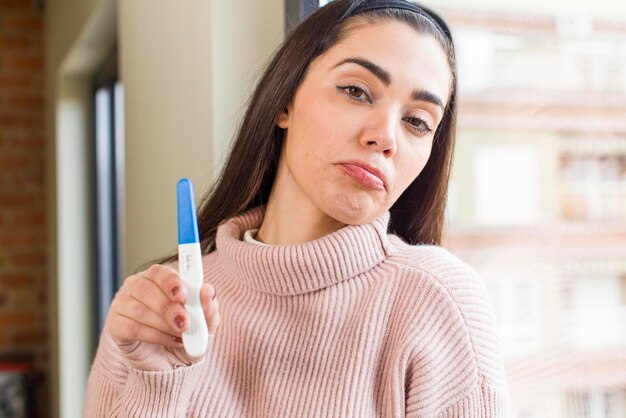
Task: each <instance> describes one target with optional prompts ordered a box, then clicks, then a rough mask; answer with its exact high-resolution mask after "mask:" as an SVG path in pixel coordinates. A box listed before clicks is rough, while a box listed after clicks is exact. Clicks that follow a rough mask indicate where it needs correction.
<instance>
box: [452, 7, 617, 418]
mask: <svg viewBox="0 0 626 418" xmlns="http://www.w3.org/2000/svg"><path fill="white" fill-rule="evenodd" d="M444 15H445V16H446V17H447V18H448V19H449V21H450V24H451V26H452V27H453V29H454V31H455V40H456V43H457V50H458V55H457V59H458V67H459V73H460V76H459V86H460V101H459V102H460V104H459V131H458V138H457V150H456V157H455V166H454V169H453V178H452V182H451V188H450V194H449V198H450V205H449V213H448V215H449V222H448V225H447V234H446V242H445V243H444V245H445V246H446V247H448V248H449V249H450V250H451V251H453V252H454V253H455V254H457V255H459V256H460V257H461V258H462V259H463V260H464V261H466V262H467V263H468V264H470V265H471V266H473V267H474V268H475V269H476V270H477V271H478V272H479V273H480V274H481V275H482V277H483V278H484V279H485V282H486V284H487V288H488V291H489V293H490V296H491V299H492V301H493V304H494V309H495V314H496V318H497V321H498V326H499V329H500V333H501V338H502V348H503V352H504V354H505V365H506V371H507V379H508V384H509V390H510V393H511V398H512V409H513V410H512V411H511V416H512V417H516V418H522V417H523V418H544V417H546V418H548V417H550V418H552V417H567V418H609V417H611V418H613V417H619V418H621V417H625V416H626V19H624V18H619V17H617V18H616V19H614V20H609V19H604V18H597V17H592V16H576V17H572V16H571V15H562V14H558V13H548V12H545V13H542V14H536V13H535V14H526V13H521V12H513V11H505V12H495V11H484V10H481V11H476V10H473V11H469V9H464V8H463V7H448V9H446V10H444ZM620 19H621V20H620Z"/></svg>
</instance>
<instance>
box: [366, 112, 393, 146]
mask: <svg viewBox="0 0 626 418" xmlns="http://www.w3.org/2000/svg"><path fill="white" fill-rule="evenodd" d="M368 122H369V123H368V125H367V127H366V129H365V131H364V132H363V135H362V136H361V145H363V146H364V147H365V148H368V149H371V150H375V151H378V152H382V153H383V154H384V155H385V157H393V156H394V155H395V154H396V150H397V148H398V144H397V141H396V134H397V132H396V130H397V119H396V118H395V117H394V116H393V112H390V111H385V112H378V113H377V114H376V115H375V116H374V115H372V117H371V118H369V121H368Z"/></svg>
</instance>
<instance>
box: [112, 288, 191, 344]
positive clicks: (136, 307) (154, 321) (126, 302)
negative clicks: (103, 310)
mask: <svg viewBox="0 0 626 418" xmlns="http://www.w3.org/2000/svg"><path fill="white" fill-rule="evenodd" d="M170 303H172V302H170ZM114 309H115V312H116V313H117V314H119V315H122V316H125V317H128V318H132V319H134V320H135V321H137V322H139V323H141V324H143V325H147V326H149V327H151V328H155V329H158V330H159V331H162V332H165V333H169V334H173V335H180V333H182V332H183V331H184V330H185V328H186V326H187V324H186V323H185V316H184V308H182V307H181V308H180V309H179V315H176V316H175V317H174V320H173V321H168V320H166V319H165V318H164V317H162V316H161V315H159V314H157V313H156V312H154V311H153V310H152V309H150V307H148V306H147V305H146V304H144V303H143V302H142V301H140V300H137V299H135V298H133V297H131V296H129V297H126V298H123V299H122V300H120V301H119V302H117V303H115V308H114ZM173 309H175V308H173Z"/></svg>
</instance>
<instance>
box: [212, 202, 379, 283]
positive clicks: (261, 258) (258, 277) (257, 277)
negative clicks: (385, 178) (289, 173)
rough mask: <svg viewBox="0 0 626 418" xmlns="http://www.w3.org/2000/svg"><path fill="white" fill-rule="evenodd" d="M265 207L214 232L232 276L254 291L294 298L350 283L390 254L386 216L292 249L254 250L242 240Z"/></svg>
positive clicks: (254, 246) (258, 247) (259, 247)
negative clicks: (349, 280) (340, 283)
mask: <svg viewBox="0 0 626 418" xmlns="http://www.w3.org/2000/svg"><path fill="white" fill-rule="evenodd" d="M264 214H265V207H264V206H259V207H257V208H254V209H250V210H249V211H247V212H245V213H243V214H241V215H238V216H235V217H233V218H231V219H229V220H227V221H226V222H224V223H223V224H221V225H220V226H219V227H218V229H217V235H216V238H215V244H216V248H217V252H218V253H219V254H220V256H222V257H223V258H224V260H225V262H226V264H227V266H228V267H229V268H230V269H231V271H232V272H233V274H234V275H235V276H236V277H238V278H239V279H241V281H242V282H243V283H244V284H245V285H247V286H249V287H252V288H254V289H256V290H258V291H261V292H264V293H271V294H276V295H298V294H302V293H308V292H312V291H315V290H319V289H322V288H325V287H328V286H331V285H333V284H336V283H339V282H341V281H343V280H346V279H349V278H351V277H354V276H356V275H358V274H361V273H363V272H365V271H367V270H370V269H371V268H373V267H374V266H375V265H377V264H378V263H380V262H381V261H382V260H383V259H384V258H385V256H386V255H389V253H390V251H391V245H390V243H389V239H388V237H387V226H388V224H389V218H390V213H389V212H385V213H384V214H383V215H382V216H380V217H379V218H378V219H376V220H374V221H373V222H372V223H369V224H364V225H348V226H345V227H343V228H341V229H339V230H337V231H335V232H332V233H330V234H327V235H325V236H323V237H321V238H318V239H316V240H313V241H309V242H305V243H303V244H295V245H269V246H266V245H258V244H253V243H248V242H245V241H243V240H242V237H243V234H244V232H245V231H247V230H248V229H253V228H259V227H260V225H261V222H262V221H263V216H264Z"/></svg>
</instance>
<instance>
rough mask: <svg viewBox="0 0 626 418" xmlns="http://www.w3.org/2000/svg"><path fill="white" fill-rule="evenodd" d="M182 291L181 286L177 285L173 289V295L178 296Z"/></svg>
mask: <svg viewBox="0 0 626 418" xmlns="http://www.w3.org/2000/svg"><path fill="white" fill-rule="evenodd" d="M178 292H180V286H176V287H175V288H173V289H172V296H176V295H177V294H178Z"/></svg>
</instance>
